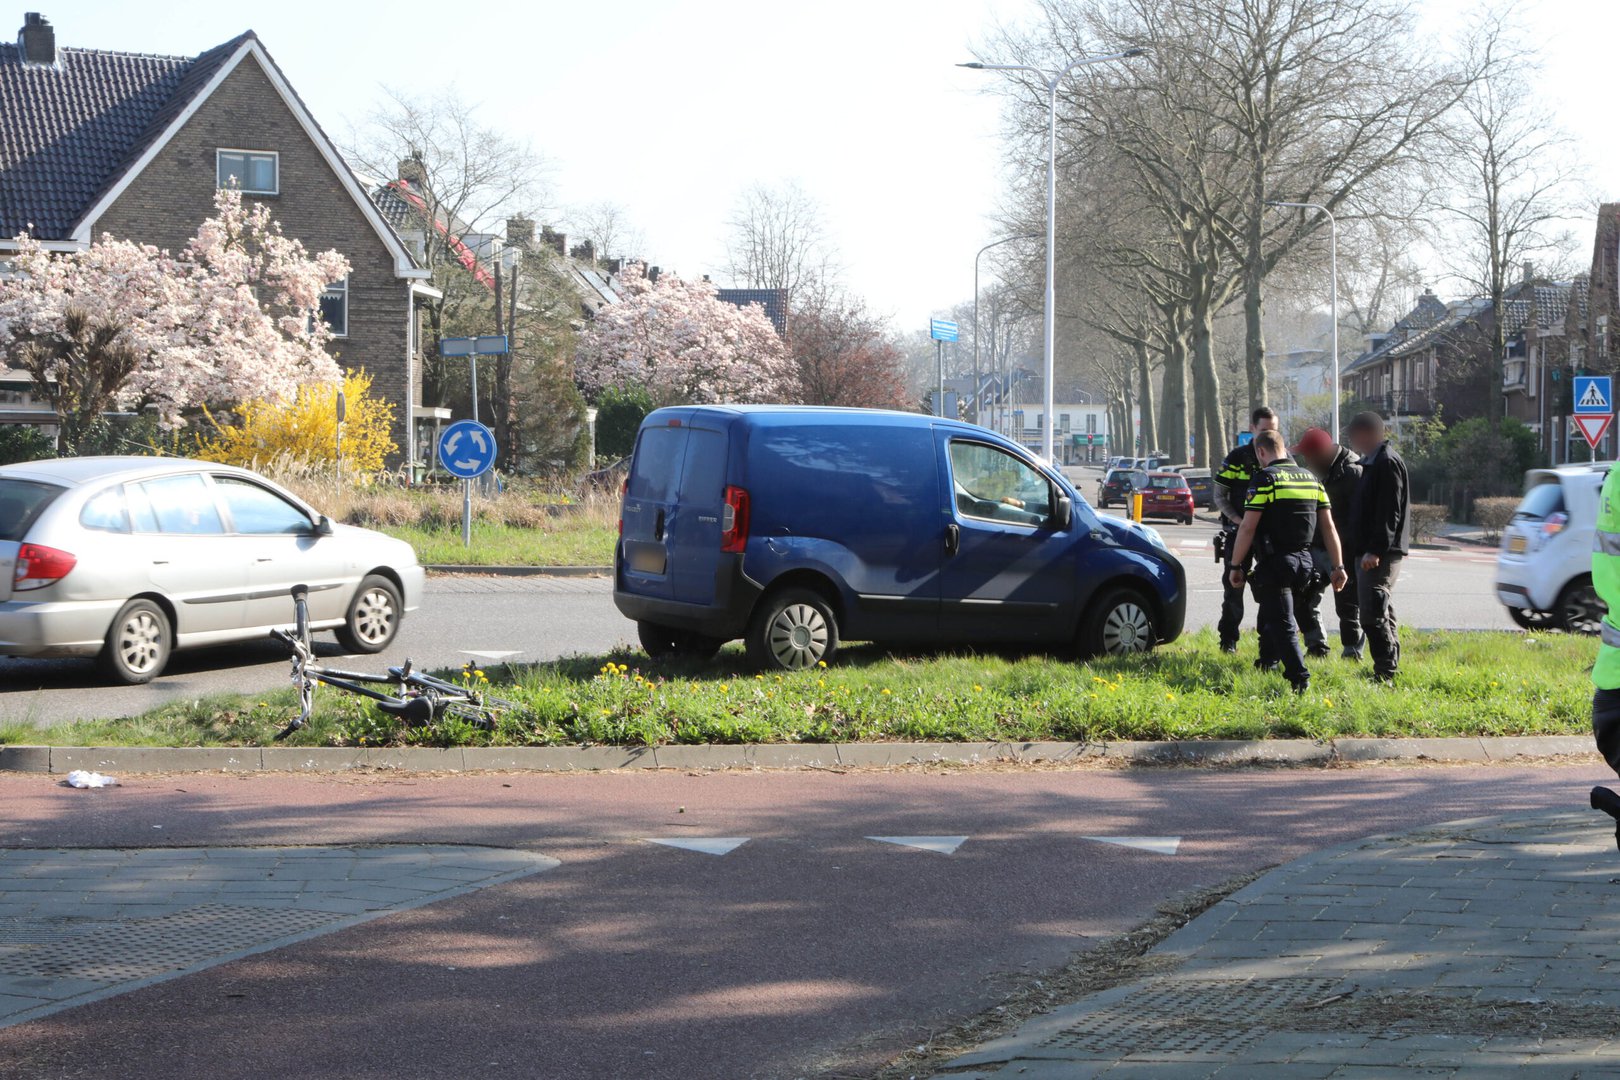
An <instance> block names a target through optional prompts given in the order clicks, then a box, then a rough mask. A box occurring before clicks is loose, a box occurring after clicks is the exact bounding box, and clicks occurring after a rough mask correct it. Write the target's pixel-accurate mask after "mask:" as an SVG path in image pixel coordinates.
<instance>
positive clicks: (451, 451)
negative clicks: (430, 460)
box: [444, 431, 461, 457]
mask: <svg viewBox="0 0 1620 1080" xmlns="http://www.w3.org/2000/svg"><path fill="white" fill-rule="evenodd" d="M460 445H461V432H459V431H452V432H451V433H450V437H449V438H448V439H446V440H444V456H445V457H455V456H456V447H458V446H460Z"/></svg>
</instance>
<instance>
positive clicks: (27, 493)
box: [0, 477, 66, 542]
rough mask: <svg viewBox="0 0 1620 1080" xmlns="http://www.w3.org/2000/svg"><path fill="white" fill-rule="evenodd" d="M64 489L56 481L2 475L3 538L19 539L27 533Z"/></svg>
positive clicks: (0, 536)
mask: <svg viewBox="0 0 1620 1080" xmlns="http://www.w3.org/2000/svg"><path fill="white" fill-rule="evenodd" d="M65 490H66V489H65V488H61V487H58V486H57V485H55V484H41V483H37V482H36V481H33V480H17V479H14V478H10V477H0V540H9V541H12V542H16V541H19V540H21V539H22V538H23V537H25V536H27V535H28V530H29V529H30V528H32V527H33V524H34V522H35V521H36V520H37V519H38V518H39V515H40V514H42V513H44V512H45V508H46V507H47V506H49V505H51V503H52V502H54V501H56V497H57V496H58V495H60V494H62V492H63V491H65Z"/></svg>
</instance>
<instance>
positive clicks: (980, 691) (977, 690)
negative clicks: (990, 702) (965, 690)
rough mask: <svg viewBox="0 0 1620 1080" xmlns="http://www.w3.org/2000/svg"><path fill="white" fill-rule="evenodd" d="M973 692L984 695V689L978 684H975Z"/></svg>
mask: <svg viewBox="0 0 1620 1080" xmlns="http://www.w3.org/2000/svg"><path fill="white" fill-rule="evenodd" d="M973 692H974V693H975V694H982V693H984V687H982V686H980V685H979V684H978V683H974V684H973Z"/></svg>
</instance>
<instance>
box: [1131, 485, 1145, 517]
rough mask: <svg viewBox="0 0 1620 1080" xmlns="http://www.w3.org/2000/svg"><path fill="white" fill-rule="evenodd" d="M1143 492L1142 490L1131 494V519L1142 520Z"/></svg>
mask: <svg viewBox="0 0 1620 1080" xmlns="http://www.w3.org/2000/svg"><path fill="white" fill-rule="evenodd" d="M1142 498H1143V496H1142V493H1141V492H1140V491H1138V492H1136V493H1134V494H1133V495H1131V520H1132V521H1141V520H1142Z"/></svg>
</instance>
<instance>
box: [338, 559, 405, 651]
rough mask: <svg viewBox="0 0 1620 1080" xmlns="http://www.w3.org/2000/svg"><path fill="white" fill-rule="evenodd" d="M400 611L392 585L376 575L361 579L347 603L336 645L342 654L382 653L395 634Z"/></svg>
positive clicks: (399, 600) (401, 609) (401, 611)
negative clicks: (347, 612)
mask: <svg viewBox="0 0 1620 1080" xmlns="http://www.w3.org/2000/svg"><path fill="white" fill-rule="evenodd" d="M404 607H405V603H404V601H402V600H401V599H400V598H399V590H398V589H396V588H394V583H393V582H392V581H389V580H388V579H387V578H385V577H379V576H377V575H376V574H372V575H371V576H370V577H367V578H363V579H362V580H361V582H360V587H359V588H358V589H356V590H355V591H354V599H353V600H351V601H349V614H348V617H347V618H345V619H344V620H343V625H342V626H340V627H338V628H337V639H338V644H339V645H342V646H343V650H344V651H345V652H351V653H380V652H382V651H383V650H384V649H386V648H388V646H389V645H390V644H392V643H393V640H394V635H395V634H398V633H399V619H400V616H401V615H402V614H403V608H404Z"/></svg>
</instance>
